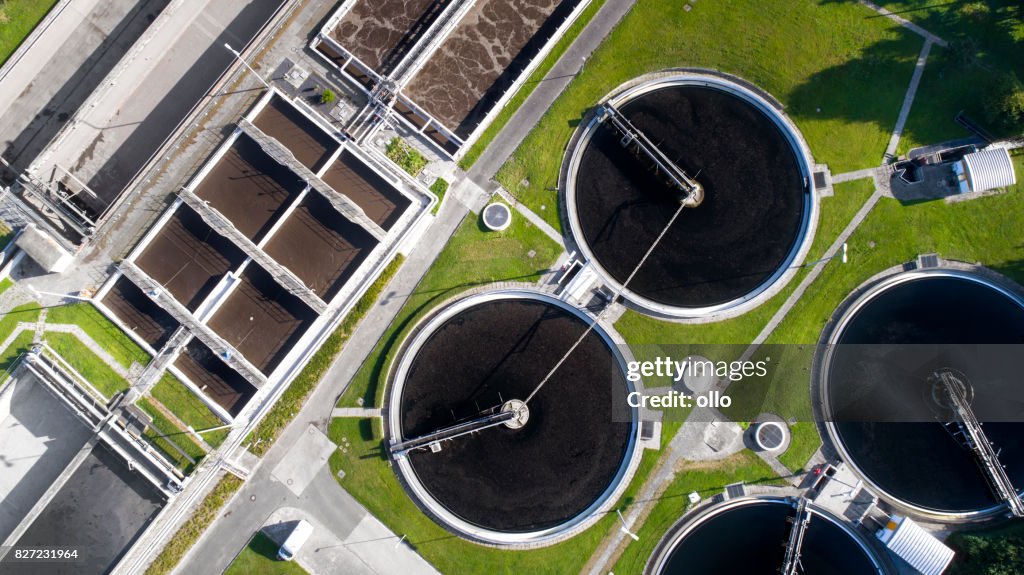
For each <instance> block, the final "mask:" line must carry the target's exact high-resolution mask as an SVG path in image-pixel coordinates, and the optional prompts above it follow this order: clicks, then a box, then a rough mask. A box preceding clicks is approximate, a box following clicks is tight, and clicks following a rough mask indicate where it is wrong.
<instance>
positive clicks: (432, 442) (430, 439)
mask: <svg viewBox="0 0 1024 575" xmlns="http://www.w3.org/2000/svg"><path fill="white" fill-rule="evenodd" d="M500 409H501V408H500V407H496V408H492V409H489V410H487V411H485V412H484V414H483V415H480V416H478V417H475V418H473V419H470V420H468V421H463V422H460V423H456V424H455V425H451V426H449V427H444V428H441V429H438V430H437V431H432V432H430V433H428V434H426V435H421V436H419V437H414V438H412V439H406V440H404V441H398V442H395V443H392V444H391V454H392V455H393V456H395V457H396V458H399V457H405V455H406V454H408V453H409V452H410V451H412V450H414V449H420V448H424V447H429V448H430V450H431V451H434V452H437V451H440V450H441V442H442V441H450V440H452V439H455V438H457V437H462V436H464V435H469V434H471V433H476V432H478V431H483V430H484V429H488V428H491V427H497V426H499V425H504V424H505V423H506V422H509V421H512V420H513V419H515V418H516V417H518V414H517V413H516V412H515V411H499V410H500Z"/></svg>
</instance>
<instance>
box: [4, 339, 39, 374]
mask: <svg viewBox="0 0 1024 575" xmlns="http://www.w3.org/2000/svg"><path fill="white" fill-rule="evenodd" d="M32 339H33V337H32V332H31V331H28V330H26V331H23V332H21V333H19V334H18V337H16V338H14V340H13V341H12V342H11V345H9V346H7V348H6V349H4V350H3V351H0V384H3V383H5V382H6V381H7V380H8V378H9V377H10V371H11V368H12V367H14V362H16V361H17V360H18V358H19V357H21V356H22V355H24V354H26V353H28V352H29V351H31V350H32Z"/></svg>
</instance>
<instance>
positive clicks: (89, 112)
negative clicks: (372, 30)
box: [33, 0, 283, 211]
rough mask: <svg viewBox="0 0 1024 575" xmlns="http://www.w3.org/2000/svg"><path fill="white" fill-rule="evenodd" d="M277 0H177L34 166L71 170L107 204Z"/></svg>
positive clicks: (47, 171)
mask: <svg viewBox="0 0 1024 575" xmlns="http://www.w3.org/2000/svg"><path fill="white" fill-rule="evenodd" d="M282 2H283V0H252V1H250V2H215V1H213V0H182V1H180V2H175V3H173V4H171V5H170V6H169V7H168V9H167V11H165V13H164V14H162V15H161V17H160V19H158V20H157V21H156V22H154V24H153V28H152V29H151V30H150V31H149V34H148V35H147V37H146V40H145V45H144V46H140V47H139V48H138V49H137V50H136V51H133V53H132V54H131V55H130V57H129V58H126V61H125V62H122V63H121V65H120V66H119V67H118V69H117V70H116V72H115V73H114V75H115V76H116V78H115V79H114V81H113V82H112V83H108V84H104V85H103V86H101V87H100V88H99V90H97V94H96V95H94V96H93V98H92V100H91V102H90V105H89V106H88V107H86V108H83V109H82V110H81V111H80V112H79V113H78V115H77V116H75V117H74V118H73V121H72V124H71V125H70V127H69V129H68V130H67V131H65V132H64V133H63V134H62V135H61V141H60V146H59V148H56V147H51V148H50V149H47V150H46V152H45V153H44V154H43V155H42V156H41V157H40V159H39V162H38V163H37V164H36V165H34V166H33V169H34V170H35V172H36V174H37V176H38V177H39V178H40V179H42V180H43V181H49V178H50V176H51V173H52V171H53V166H55V165H56V166H60V167H61V168H63V169H66V170H70V171H71V173H72V174H73V175H74V176H75V177H76V178H78V179H79V180H80V181H82V182H85V183H86V184H87V185H88V186H89V187H90V188H91V189H92V191H93V192H94V193H95V194H96V195H97V196H98V198H97V199H96V200H95V201H94V202H93V203H94V209H96V210H97V211H101V210H102V209H104V208H106V207H107V206H108V205H109V204H111V203H113V202H114V201H115V200H116V199H117V198H118V196H119V195H120V194H121V192H122V191H123V190H124V188H125V187H126V186H127V185H128V184H129V182H131V180H132V179H133V178H134V177H135V175H136V174H137V173H138V172H139V170H141V169H142V168H143V167H144V166H145V165H146V163H147V162H148V161H149V159H150V158H151V157H152V155H153V154H154V153H155V152H156V151H157V149H158V148H159V147H160V145H161V144H162V143H163V142H164V140H165V139H166V138H167V137H168V136H170V135H171V133H172V132H173V130H174V129H175V128H176V127H177V125H178V123H179V122H181V121H182V120H183V119H184V117H185V115H186V114H187V113H188V112H189V110H191V109H192V107H193V106H195V105H196V104H198V103H199V102H200V101H202V100H203V99H204V98H206V97H208V96H209V95H210V94H209V91H210V88H211V87H212V86H213V85H214V83H215V82H216V81H217V79H218V78H219V77H220V75H221V74H222V73H223V72H224V70H226V69H227V68H228V66H230V65H231V63H232V62H233V61H234V55H232V54H231V53H230V52H228V51H227V49H225V48H224V44H225V43H229V44H230V45H231V46H232V47H234V48H235V49H236V50H239V49H241V48H242V47H244V46H245V45H246V44H248V43H249V41H250V40H251V39H252V38H253V36H255V34H256V33H257V32H258V31H259V29H260V28H261V27H262V26H263V25H264V23H265V22H266V21H267V20H268V19H269V18H270V17H271V16H272V15H273V14H274V12H275V11H276V10H277V9H278V7H279V6H280V5H281V3H282Z"/></svg>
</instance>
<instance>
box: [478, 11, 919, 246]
mask: <svg viewBox="0 0 1024 575" xmlns="http://www.w3.org/2000/svg"><path fill="white" fill-rule="evenodd" d="M871 15H872V12H871V11H870V10H868V9H867V8H865V7H863V6H861V5H859V4H857V3H855V2H816V1H814V0H772V1H760V2H756V1H754V0H742V1H739V0H738V1H734V2H702V3H700V4H697V5H695V6H694V8H693V10H691V11H689V12H686V11H684V10H682V9H681V5H680V3H679V2H677V1H675V0H648V1H645V2H639V3H638V4H637V5H636V6H635V7H634V8H633V10H632V11H631V12H630V14H628V15H627V16H626V17H625V18H624V19H623V21H622V22H621V23H620V24H619V26H618V27H617V28H616V29H615V30H614V31H613V32H612V33H611V34H610V35H609V36H608V38H607V39H606V40H605V41H604V43H603V44H602V45H601V47H600V48H598V49H597V50H596V51H595V52H594V54H593V56H592V57H591V58H590V59H589V60H588V61H587V63H586V66H585V69H584V70H583V72H582V73H581V74H580V75H579V76H577V77H576V79H574V80H573V82H572V83H571V84H570V85H569V86H568V88H566V90H565V92H564V93H563V94H562V95H561V96H560V97H559V98H558V100H556V101H555V103H554V105H552V107H551V109H550V110H549V111H548V112H547V114H546V115H545V116H544V118H543V119H542V120H541V122H540V123H539V124H538V125H537V127H536V128H534V130H533V131H532V132H531V133H530V135H529V136H528V137H527V138H526V140H525V141H524V142H523V144H522V145H521V146H520V148H519V150H517V152H516V153H515V154H514V155H513V157H512V158H511V159H510V161H509V162H508V163H507V164H506V165H505V166H504V167H503V168H502V170H501V171H500V172H499V174H498V180H499V181H500V182H501V183H502V184H503V185H504V186H505V187H506V188H507V189H508V190H509V191H511V192H512V193H513V194H515V195H516V196H517V197H518V198H519V199H520V200H521V201H522V202H524V203H525V204H526V205H528V206H529V207H530V208H531V209H532V210H533V211H535V212H537V213H538V214H541V215H542V216H543V217H544V218H545V219H546V220H547V221H548V222H549V223H551V224H552V225H553V226H555V227H556V229H557V228H559V226H560V222H559V221H558V200H557V197H556V194H557V193H556V192H553V191H549V188H552V187H553V186H555V185H556V182H557V178H558V170H559V165H560V164H561V161H562V156H563V152H564V149H565V144H566V142H568V140H569V137H570V136H571V134H572V132H573V130H574V129H575V127H576V125H577V123H578V120H579V119H580V118H582V117H583V116H584V115H585V114H586V112H587V110H588V109H589V108H590V107H591V106H593V105H594V104H595V103H596V102H597V101H598V100H599V99H600V98H602V97H603V96H604V95H606V94H608V93H609V92H610V91H612V90H613V89H614V88H616V87H617V86H619V85H620V84H622V83H623V82H625V81H627V80H629V79H631V78H634V77H636V76H638V75H641V74H645V73H648V72H654V71H658V70H662V69H665V68H670V67H683V66H686V67H705V68H714V69H718V70H721V71H724V72H729V73H733V74H737V75H739V76H741V77H743V78H744V79H746V80H749V81H751V82H753V83H755V84H757V85H758V86H760V87H761V88H764V89H765V90H767V91H768V92H769V93H771V94H772V95H773V96H775V97H776V98H778V99H779V100H780V101H781V102H782V103H783V104H784V105H785V106H786V112H787V113H788V114H789V116H790V117H791V118H792V119H793V120H794V121H795V122H796V123H797V125H798V126H799V127H800V129H801V131H802V132H803V134H804V136H805V138H806V139H807V141H808V143H809V144H810V148H811V151H812V153H813V154H814V157H815V160H817V161H819V162H824V163H827V164H829V166H830V167H831V169H832V172H833V173H841V172H845V171H848V170H854V169H859V168H865V167H870V166H873V165H877V164H878V163H879V162H880V161H881V159H882V154H883V153H884V151H885V147H886V145H887V143H888V139H889V135H890V132H891V131H892V129H893V127H894V126H895V123H896V117H897V115H898V114H899V110H900V105H901V103H902V100H903V94H904V91H905V90H906V88H907V85H908V84H909V82H910V77H911V75H912V73H913V64H914V62H915V61H916V57H917V54H918V52H919V50H920V48H921V45H922V40H921V38H920V37H919V36H917V35H915V34H913V33H911V32H909V31H907V30H906V29H904V28H902V27H899V26H896V25H895V24H893V23H892V22H891V21H889V20H888V19H885V18H868V16H871ZM866 94H870V97H865V95H866ZM819 110H820V111H819ZM524 182H527V183H526V184H525V185H524ZM542 206H543V207H544V208H545V209H541V208H542Z"/></svg>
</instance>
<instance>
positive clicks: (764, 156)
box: [563, 73, 817, 319]
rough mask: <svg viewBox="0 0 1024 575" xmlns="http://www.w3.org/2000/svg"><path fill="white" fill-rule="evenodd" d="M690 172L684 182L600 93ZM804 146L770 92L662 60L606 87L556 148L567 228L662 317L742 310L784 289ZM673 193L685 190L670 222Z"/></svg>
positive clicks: (607, 273)
mask: <svg viewBox="0 0 1024 575" xmlns="http://www.w3.org/2000/svg"><path fill="white" fill-rule="evenodd" d="M609 105H610V106H611V107H613V108H614V109H615V110H617V115H618V117H620V118H624V119H625V120H626V121H627V122H628V124H629V125H631V126H632V127H634V128H635V129H636V130H637V131H639V132H641V133H642V134H643V135H644V136H645V137H646V139H647V141H649V142H650V143H651V144H653V146H654V147H655V148H657V149H658V150H659V151H660V153H661V154H662V156H663V158H664V159H667V160H668V161H669V162H670V163H671V164H674V165H675V166H676V167H677V168H679V169H681V170H682V171H683V172H684V173H685V174H686V177H688V178H689V179H690V180H691V183H692V184H693V185H694V187H693V188H690V189H693V190H694V192H695V193H693V194H689V195H687V193H686V192H682V191H681V189H682V188H681V187H680V186H679V185H677V182H678V181H679V179H678V178H677V179H676V180H675V181H673V180H672V179H671V178H669V177H667V176H666V174H667V172H668V171H667V170H665V169H659V168H656V167H655V166H656V165H657V164H656V163H655V162H654V161H653V160H652V159H651V156H650V154H646V153H644V152H643V151H641V150H640V148H639V147H638V145H637V144H636V140H637V139H630V138H628V137H626V136H625V135H624V134H625V132H624V131H623V130H622V129H620V128H621V125H618V124H615V123H614V122H613V121H612V120H611V119H610V118H611V116H610V115H609V114H608V113H607V112H606V111H607V109H608V108H607V107H608V106H609ZM812 165H813V161H812V160H811V157H810V153H809V151H808V150H807V147H806V145H805V143H804V141H803V138H802V136H801V135H800V133H799V131H798V130H797V129H796V126H795V125H794V124H793V123H792V122H791V121H790V120H789V119H788V118H786V116H785V115H784V114H783V113H782V111H781V106H780V105H778V104H777V103H775V102H774V101H773V100H771V99H770V97H769V96H767V95H765V94H764V93H763V92H761V91H759V90H757V89H756V88H754V87H752V86H750V85H748V84H745V83H742V82H741V81H739V80H737V79H733V78H728V77H724V76H719V75H714V74H710V73H669V74H659V75H657V76H656V77H653V78H652V79H649V80H639V81H636V82H634V83H632V85H631V86H630V87H628V88H625V89H623V90H621V91H619V92H618V93H616V94H615V95H613V96H611V97H610V98H608V99H607V100H606V101H605V102H604V103H603V104H602V105H601V106H599V112H598V113H597V114H595V116H594V117H593V118H592V119H591V120H590V122H589V123H587V124H585V125H584V126H582V127H581V128H580V132H579V133H578V134H577V137H576V138H574V140H573V144H572V145H571V146H570V148H569V150H568V151H567V154H566V161H565V168H564V171H563V180H564V183H563V186H564V189H565V195H564V202H565V211H566V215H567V217H568V221H569V226H570V229H571V232H572V237H573V239H574V240H575V242H576V244H577V245H578V246H579V249H580V251H581V252H582V253H583V255H584V256H585V257H586V259H587V260H588V261H590V262H592V263H593V264H594V265H595V267H596V268H597V270H598V271H599V272H600V273H601V275H602V276H603V278H604V279H605V281H606V282H607V283H609V284H610V285H612V286H613V287H615V288H621V287H622V284H623V283H624V282H625V281H626V279H627V278H628V277H629V275H630V273H631V272H632V271H633V269H634V267H635V266H636V265H637V264H638V263H639V262H640V260H641V259H642V258H643V256H644V254H645V253H646V252H647V250H648V249H649V248H650V246H651V245H652V244H653V243H654V242H655V239H656V238H658V237H659V235H660V234H661V233H662V231H663V230H665V229H666V227H667V228H668V229H667V232H665V235H664V237H663V239H662V240H661V241H660V243H659V244H658V246H657V247H656V248H655V249H654V251H653V252H652V253H651V254H650V256H649V258H648V260H647V261H646V263H645V264H644V265H643V267H642V268H641V269H640V271H639V273H637V275H636V277H635V278H634V279H633V280H632V281H631V282H630V283H629V285H628V286H626V287H627V289H626V290H624V291H623V296H624V297H625V298H626V299H627V300H628V301H630V302H632V303H634V304H635V305H636V306H638V307H639V308H641V309H643V310H645V311H647V312H649V313H653V314H655V315H659V316H663V317H673V318H679V319H687V318H689V319H696V318H702V317H707V316H710V315H722V314H725V313H726V312H728V314H730V315H733V314H738V313H742V312H743V311H746V310H749V309H751V308H753V307H755V306H756V305H758V304H759V303H761V302H762V301H764V300H765V299H767V298H768V297H770V295H772V294H773V293H774V292H775V291H776V290H778V289H780V288H781V287H782V286H783V285H784V284H785V282H786V281H788V279H789V278H790V277H791V276H792V274H793V273H795V271H796V270H795V267H794V266H796V265H798V264H799V263H800V262H801V261H802V260H803V258H804V256H805V255H806V252H807V250H808V248H809V247H810V243H811V240H812V236H813V232H814V227H815V225H816V221H817V202H816V200H815V195H814V193H813V187H812V185H811V166H812ZM680 203H684V204H687V207H685V208H683V210H682V211H681V213H680V214H679V216H678V217H677V218H676V220H675V221H674V222H673V223H672V225H671V226H667V224H668V223H669V222H670V221H672V218H673V215H674V214H675V213H676V211H677V210H678V209H679V206H680Z"/></svg>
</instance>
